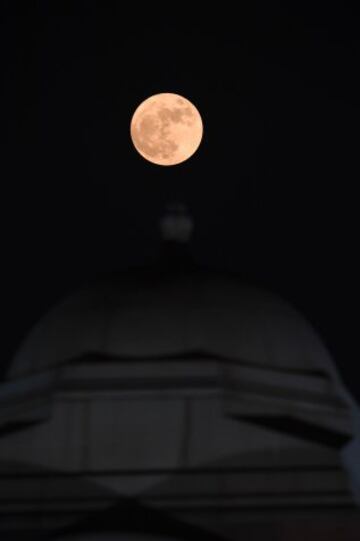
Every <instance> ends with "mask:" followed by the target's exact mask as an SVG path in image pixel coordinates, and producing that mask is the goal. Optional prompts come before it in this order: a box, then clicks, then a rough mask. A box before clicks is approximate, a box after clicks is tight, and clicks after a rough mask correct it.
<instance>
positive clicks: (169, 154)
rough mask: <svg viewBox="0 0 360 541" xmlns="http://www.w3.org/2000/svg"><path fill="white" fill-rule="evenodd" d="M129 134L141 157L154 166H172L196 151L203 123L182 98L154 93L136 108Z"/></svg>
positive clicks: (190, 104)
mask: <svg viewBox="0 0 360 541" xmlns="http://www.w3.org/2000/svg"><path fill="white" fill-rule="evenodd" d="M130 134H131V139H132V142H133V143H134V146H135V148H136V150H137V151H138V152H139V154H141V156H142V157H143V158H145V159H146V160H148V161H150V162H152V163H156V164H158V165H176V164H178V163H181V162H184V161H185V160H187V159H188V158H190V156H192V155H193V154H194V152H196V150H197V149H198V147H199V145H200V142H201V139H202V135H203V123H202V120H201V116H200V114H199V111H198V110H197V109H196V107H195V106H194V105H193V104H192V103H191V102H190V101H189V100H187V99H186V98H183V97H182V96H179V95H178V94H170V93H163V94H155V95H154V96H151V97H150V98H148V99H146V100H145V101H143V102H142V103H141V104H140V105H139V107H138V108H137V109H136V111H135V113H134V115H133V117H132V120H131V126H130Z"/></svg>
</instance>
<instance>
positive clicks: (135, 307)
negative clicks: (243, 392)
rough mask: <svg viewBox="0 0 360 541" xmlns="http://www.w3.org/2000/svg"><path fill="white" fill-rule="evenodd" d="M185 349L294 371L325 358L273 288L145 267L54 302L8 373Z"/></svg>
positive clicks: (322, 366) (314, 367) (318, 366)
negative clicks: (94, 357)
mask: <svg viewBox="0 0 360 541" xmlns="http://www.w3.org/2000/svg"><path fill="white" fill-rule="evenodd" d="M191 352H202V353H205V354H210V355H214V356H219V357H225V358H230V359H238V360H244V361H247V362H252V363H255V364H259V365H263V366H266V365H269V366H272V367H277V368H286V369H287V370H295V371H298V370H299V369H300V370H306V371H307V370H310V371H319V370H320V371H324V370H325V371H329V365H331V359H330V357H329V354H328V352H327V350H326V349H325V347H324V346H323V344H322V342H321V340H320V339H319V337H318V336H317V334H316V333H315V332H314V330H313V328H312V327H311V326H310V324H309V323H308V322H307V321H306V320H305V319H304V318H303V317H302V316H301V315H300V314H299V313H298V312H297V311H296V310H295V309H294V308H293V307H292V306H291V305H289V304H288V303H287V302H285V301H284V300H282V299H281V298H279V297H278V296H276V295H274V294H272V293H269V292H267V291H264V290H260V289H256V288H254V287H250V286H245V285H241V284H240V283H239V282H238V281H237V280H236V279H235V278H232V277H230V278H229V277H225V276H219V275H217V274H206V273H188V274H184V275H181V276H179V275H176V274H175V275H171V276H168V275H163V276H160V277H159V276H154V274H153V273H151V272H147V273H145V275H144V274H141V276H139V274H138V273H133V274H130V273H124V274H122V275H119V276H117V277H115V278H114V277H112V278H110V279H107V280H104V281H97V282H96V283H95V284H92V285H89V286H86V287H84V288H82V289H81V290H79V291H78V292H76V293H74V294H72V295H71V296H69V297H68V298H66V299H65V300H64V301H63V302H61V303H60V304H58V305H57V306H55V307H54V308H53V309H52V310H51V311H50V312H49V313H48V314H47V315H45V316H44V317H43V318H42V319H41V320H40V321H39V322H38V324H37V325H35V327H34V328H33V330H32V331H31V332H30V334H29V335H28V337H27V338H26V340H25V341H24V343H23V345H22V347H21V348H20V349H19V351H18V353H17V355H16V356H15V358H14V361H13V363H12V366H11V369H10V372H9V377H10V378H14V377H21V376H25V375H27V374H31V373H35V372H38V371H42V370H44V369H46V368H49V367H54V366H56V365H59V364H61V363H64V362H66V361H69V360H72V359H74V358H78V357H79V356H82V355H86V354H91V353H96V354H101V355H104V356H112V357H119V358H124V357H127V358H129V357H130V358H131V357H147V356H148V357H156V356H161V357H164V356H170V355H176V354H183V353H191Z"/></svg>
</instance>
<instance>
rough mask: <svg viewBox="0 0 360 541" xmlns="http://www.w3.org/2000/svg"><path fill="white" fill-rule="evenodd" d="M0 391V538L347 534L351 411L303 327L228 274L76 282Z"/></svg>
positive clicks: (354, 517) (354, 522) (354, 521)
mask: <svg viewBox="0 0 360 541" xmlns="http://www.w3.org/2000/svg"><path fill="white" fill-rule="evenodd" d="M181 220H182V228H180V229H181V230H182V232H184V231H185V230H186V231H190V230H191V227H189V222H187V221H186V220H187V218H184V216H183V215H182V217H181ZM169 224H170V225H171V228H173V229H174V223H173V221H172V219H170V220H168V222H167V225H169ZM175 229H176V227H175ZM175 237H176V235H175ZM170 240H172V241H174V240H179V239H176V238H175V239H174V238H173V237H172V239H170ZM0 400H1V417H0V421H1V431H2V433H1V440H0V496H1V499H0V513H1V521H0V532H1V539H7V538H9V539H13V538H16V539H18V538H20V536H21V535H23V536H24V538H25V539H27V538H29V537H28V536H30V535H34V538H37V539H38V538H39V535H40V534H42V535H46V536H48V537H51V538H53V537H55V538H58V539H69V540H75V539H77V540H81V539H87V540H92V539H94V540H95V539H96V540H98V539H108V540H115V539H134V540H145V539H146V540H147V539H164V540H166V539H175V538H176V539H186V538H188V537H190V536H191V537H192V538H193V537H196V539H233V540H238V539H247V538H249V539H263V538H266V539H271V540H283V539H292V540H295V541H296V540H297V539H300V537H297V536H300V533H301V535H304V534H306V535H307V536H308V538H309V539H310V538H311V537H310V534H311V532H313V533H314V532H315V533H314V536H317V533H316V532H320V533H321V532H322V534H324V532H325V534H326V536H327V539H335V537H331V535H333V533H334V532H338V533H339V532H340V533H341V539H345V540H346V539H354V540H355V537H352V533H351V532H355V531H356V530H357V527H358V514H357V510H356V507H355V500H354V494H353V492H352V491H351V489H350V486H349V478H348V476H347V474H346V470H345V469H344V467H343V465H344V464H343V458H344V457H345V459H344V460H345V464H346V465H347V467H348V468H350V469H351V467H352V466H351V465H352V464H353V462H352V453H354V452H355V451H354V446H356V445H357V443H356V441H357V440H356V438H355V439H354V430H355V429H354V418H355V417H356V415H357V413H356V406H355V404H353V402H352V399H351V397H350V396H349V395H348V393H347V391H346V389H344V387H343V385H342V383H341V381H340V379H339V377H338V374H337V372H336V369H335V367H334V364H333V362H332V360H331V358H330V356H329V353H328V352H327V350H326V348H325V347H324V345H323V344H322V342H321V340H320V339H319V337H318V336H317V334H316V333H315V332H314V330H313V329H312V328H311V326H310V325H309V324H308V323H307V321H305V320H304V318H303V317H302V316H301V315H300V314H299V313H297V311H296V310H295V309H294V308H292V307H291V306H290V305H289V304H287V303H286V302H285V301H283V300H282V299H280V298H278V297H277V296H276V295H273V294H272V293H269V292H267V291H263V290H260V289H256V288H253V287H249V286H244V285H242V284H240V283H239V282H238V281H237V279H236V278H235V277H228V276H224V275H222V274H218V273H211V272H203V271H201V270H198V269H195V268H194V269H191V268H190V267H189V268H187V269H186V270H184V269H183V270H182V272H181V273H179V272H177V271H170V270H169V269H167V272H162V273H161V272H160V273H159V272H157V271H155V270H152V269H147V270H146V269H145V270H138V271H132V272H126V273H121V274H119V275H118V276H116V277H114V276H112V277H109V278H107V279H106V280H103V281H101V280H100V281H98V282H96V283H94V284H90V285H87V286H85V287H84V288H83V289H81V290H80V291H78V292H76V293H74V294H73V295H71V296H69V297H68V298H67V299H65V300H64V301H63V302H62V303H60V304H59V305H58V306H55V307H54V309H53V310H52V311H51V312H50V313H49V314H47V315H45V317H44V318H43V319H41V320H40V321H39V322H38V324H37V325H36V326H35V328H34V329H33V330H32V331H31V333H30V334H29V336H28V337H27V339H26V340H25V342H24V343H23V345H22V347H21V348H20V349H19V351H18V353H17V355H16V357H15V358H14V361H13V363H12V366H11V369H10V371H9V374H8V379H7V382H6V383H5V384H4V385H3V387H2V389H1V391H0ZM344 449H345V454H344V451H343V450H344ZM354 472H355V474H356V468H354ZM352 482H353V483H355V484H354V490H355V485H356V481H354V480H353V481H352ZM330 515H331V516H330ZM339 525H340V526H339ZM335 526H336V527H337V528H340V530H339V529H338V530H336V528H335ZM341 528H343V529H341ZM306 532H307V533H306ZM325 534H324V535H325ZM354 535H355V534H354Z"/></svg>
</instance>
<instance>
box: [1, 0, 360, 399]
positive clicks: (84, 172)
mask: <svg viewBox="0 0 360 541" xmlns="http://www.w3.org/2000/svg"><path fill="white" fill-rule="evenodd" d="M251 5H252V6H253V3H251ZM259 6H260V4H259ZM1 11H2V18H1V38H0V39H1V51H2V63H1V65H2V68H1V71H2V76H3V77H2V78H3V84H2V88H3V94H2V95H3V97H2V105H3V113H4V114H3V119H4V120H3V122H2V124H3V126H4V127H5V138H4V142H3V143H2V146H1V155H2V156H1V164H2V165H1V171H2V175H1V177H2V183H1V186H2V190H3V196H2V205H3V212H2V214H3V217H4V225H3V239H4V240H3V244H2V255H3V257H2V260H3V270H4V279H3V293H2V306H3V315H4V317H5V320H6V322H7V326H6V333H5V337H4V340H3V355H2V357H3V367H4V369H5V367H6V366H7V364H8V362H9V359H10V358H11V355H12V354H13V352H14V350H15V349H16V347H17V346H18V344H19V341H20V340H21V338H22V337H23V336H24V334H25V333H26V332H27V330H28V329H29V328H30V326H31V325H32V324H33V322H34V321H36V320H37V319H38V318H39V317H40V316H41V315H42V313H43V312H44V310H46V309H48V308H49V307H50V306H51V305H52V304H53V303H55V302H56V301H57V300H58V299H59V298H61V297H62V296H63V295H64V294H66V293H68V292H69V291H70V290H71V289H73V288H74V287H76V286H77V285H79V284H81V283H82V282H84V281H85V280H88V279H91V278H92V277H94V276H96V275H98V274H100V273H107V272H114V271H117V270H122V269H126V268H129V267H131V266H132V265H147V264H150V263H151V262H152V261H154V260H155V259H156V255H157V253H158V251H159V235H158V230H157V223H158V217H159V214H160V213H161V212H162V210H163V208H164V206H165V204H166V202H167V201H169V200H173V199H179V198H180V199H181V200H183V201H185V202H187V203H188V205H189V207H190V209H191V211H192V213H193V215H194V219H195V234H194V239H193V242H192V246H191V249H192V253H193V256H194V259H195V260H196V261H197V262H198V263H199V264H201V265H204V266H209V267H210V268H215V269H219V270H223V271H230V272H236V273H238V274H239V277H240V278H241V279H243V280H246V281H248V282H251V283H254V284H258V285H264V286H266V287H268V288H270V289H272V290H274V291H277V292H279V293H280V294H282V295H283V296H284V297H285V298H287V299H288V300H290V301H291V302H292V303H293V304H295V306H297V307H298V308H300V309H301V310H302V311H304V313H305V315H306V316H307V317H308V318H309V319H310V320H311V321H312V322H313V323H314V324H315V326H316V327H317V328H318V329H319V331H320V332H321V334H322V336H323V337H324V339H325V341H326V342H327V344H328V346H329V347H330V350H331V351H332V353H333V355H334V357H335V359H336V361H337V363H338V365H339V367H340V370H341V371H342V374H343V377H344V378H345V380H346V382H347V383H348V385H349V386H350V387H351V388H352V389H353V391H354V392H355V393H357V394H358V396H359V395H360V383H359V380H360V370H359V368H358V364H359V363H358V360H357V355H358V354H357V341H358V340H357V338H358V330H357V327H358V315H357V311H358V295H357V281H358V264H357V252H358V232H357V228H358V224H357V222H358V211H357V206H358V201H357V189H356V188H357V182H358V178H359V166H358V125H359V103H358V102H359V82H358V70H359V36H358V23H359V19H358V18H357V17H356V16H355V14H354V13H352V12H351V11H350V10H347V9H345V8H340V7H339V6H338V7H337V10H336V11H335V10H334V11H333V12H330V11H328V12H317V13H316V12H314V11H311V12H310V11H309V12H305V11H299V10H296V9H291V8H288V9H287V10H284V9H283V8H281V9H280V8H274V6H273V5H271V6H268V7H267V8H265V9H264V8H263V7H261V8H260V7H251V8H244V7H243V8H241V9H239V11H238V12H235V10H233V11H229V10H228V9H225V7H224V8H220V7H219V6H217V7H212V8H211V7H209V6H208V7H206V8H205V7H204V8H202V11H201V10H199V11H198V13H195V12H194V10H193V9H192V10H189V9H188V8H187V7H185V6H179V7H178V8H177V9H175V8H174V7H173V6H170V5H169V4H168V8H167V9H166V11H162V13H161V14H160V13H159V12H156V13H155V12H154V11H153V8H151V9H147V11H146V13H145V12H144V11H143V9H142V8H141V7H140V4H139V5H135V6H134V8H133V9H131V10H130V9H129V6H125V5H124V4H123V3H120V2H100V1H99V2H94V1H87V2H79V1H75V2H61V3H60V2H59V3H57V2H47V1H43V2H41V1H40V2H23V3H20V2H18V3H17V2H3V3H2V8H1ZM160 11H161V10H160ZM140 13H142V14H141V15H140ZM166 91H170V92H172V91H173V92H177V93H180V94H183V95H184V96H186V97H187V98H189V99H190V100H191V101H193V102H194V103H195V104H196V105H197V107H198V108H199V110H200V111H201V113H202V116H203V120H204V126H205V136H204V140H203V143H202V145H201V147H200V150H199V152H198V153H197V155H196V156H194V157H193V159H191V160H189V161H188V162H186V163H184V164H182V165H179V166H177V167H174V168H161V167H156V166H153V165H151V164H149V163H147V162H145V161H144V160H142V159H141V158H139V156H138V155H137V154H136V153H135V151H134V149H133V148H132V145H131V143H130V140H129V122H130V117H131V114H132V112H133V110H134V109H135V107H136V106H137V105H138V104H139V103H140V101H141V100H142V99H144V98H146V97H148V96H149V95H151V94H152V93H157V92H166Z"/></svg>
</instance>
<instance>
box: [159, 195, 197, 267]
mask: <svg viewBox="0 0 360 541" xmlns="http://www.w3.org/2000/svg"><path fill="white" fill-rule="evenodd" d="M159 226H160V233H161V237H162V241H163V243H162V252H161V257H160V264H161V267H162V268H167V269H169V268H170V269H174V270H184V269H190V268H194V267H195V264H194V261H193V258H192V256H191V253H190V250H189V244H190V239H191V235H192V232H193V229H194V223H193V220H192V217H191V215H190V213H189V210H188V207H187V205H185V204H184V203H182V202H179V201H175V202H172V203H169V204H168V205H167V206H166V209H165V213H164V214H163V216H162V217H161V218H160V223H159Z"/></svg>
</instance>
